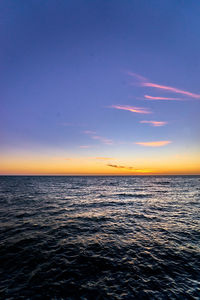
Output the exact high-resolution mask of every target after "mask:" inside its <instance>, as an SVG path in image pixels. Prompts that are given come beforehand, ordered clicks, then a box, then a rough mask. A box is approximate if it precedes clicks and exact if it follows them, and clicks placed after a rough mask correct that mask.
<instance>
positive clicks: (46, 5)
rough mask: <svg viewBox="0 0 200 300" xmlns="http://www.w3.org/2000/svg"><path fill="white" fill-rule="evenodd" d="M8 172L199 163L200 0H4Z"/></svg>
mask: <svg viewBox="0 0 200 300" xmlns="http://www.w3.org/2000/svg"><path fill="white" fill-rule="evenodd" d="M0 19H1V23H0V39H1V48H0V70H1V71H0V91H1V97H0V110H1V118H0V174H11V175H15V174H19V175H20V174H30V175H31V174H56V175H59V174H60V175H65V174H66V175H85V174H86V175H95V174H99V175H112V174H113V175H114V174H116V175H120V174H122V175H123V174H124V175H148V174H200V1H197V0H190V1H188V0H182V1H181V0H180V1H179V0H166V1H160V0H132V1H128V0H120V1H119V0H95V1H89V0H85V1H80V0H77V1H74V0H71V1H70V0H67V1H64V0H63V1H61V0H59V1H55V0H54V1H51V0H48V1H45V0H43V1H37V0H32V1H30V0H29V1H27V0H24V1H21V0H19V1H15V0H13V1H10V0H3V1H1V2H0Z"/></svg>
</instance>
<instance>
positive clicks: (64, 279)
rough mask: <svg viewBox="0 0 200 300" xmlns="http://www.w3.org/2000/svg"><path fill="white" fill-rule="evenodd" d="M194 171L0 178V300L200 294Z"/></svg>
mask: <svg viewBox="0 0 200 300" xmlns="http://www.w3.org/2000/svg"><path fill="white" fill-rule="evenodd" d="M199 225H200V176H165V177H162V176H152V177H151V176H149V177H148V176H147V177H64V176H63V177H53V176H52V177H50V176H49V177H42V176H41V177H34V176H30V177H28V176H27V177H23V176H22V177H20V176H19V177H14V176H13V177H9V176H8V177H6V176H5V177H3V176H2V177H0V298H1V299H200V226H199Z"/></svg>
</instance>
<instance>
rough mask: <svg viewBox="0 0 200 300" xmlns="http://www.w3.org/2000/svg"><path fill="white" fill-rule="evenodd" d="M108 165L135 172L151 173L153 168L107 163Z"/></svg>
mask: <svg viewBox="0 0 200 300" xmlns="http://www.w3.org/2000/svg"><path fill="white" fill-rule="evenodd" d="M107 166H108V167H112V168H116V169H124V170H128V171H133V172H139V173H149V172H151V170H147V169H136V168H134V167H127V166H120V165H112V164H107Z"/></svg>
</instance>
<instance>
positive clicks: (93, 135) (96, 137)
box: [83, 130, 113, 145]
mask: <svg viewBox="0 0 200 300" xmlns="http://www.w3.org/2000/svg"><path fill="white" fill-rule="evenodd" d="M83 133H85V134H88V135H89V136H90V138H91V139H93V140H98V141H100V142H101V143H103V144H105V145H113V140H111V139H107V138H105V137H103V136H99V135H96V132H95V131H92V130H85V131H83Z"/></svg>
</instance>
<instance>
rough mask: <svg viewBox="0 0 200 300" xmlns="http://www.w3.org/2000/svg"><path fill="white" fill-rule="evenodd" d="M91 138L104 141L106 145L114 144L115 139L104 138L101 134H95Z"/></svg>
mask: <svg viewBox="0 0 200 300" xmlns="http://www.w3.org/2000/svg"><path fill="white" fill-rule="evenodd" d="M91 138H92V139H93V140H99V141H100V142H102V143H103V144H106V145H112V144H113V141H112V140H111V139H107V138H104V137H102V136H99V135H93V136H91Z"/></svg>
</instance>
